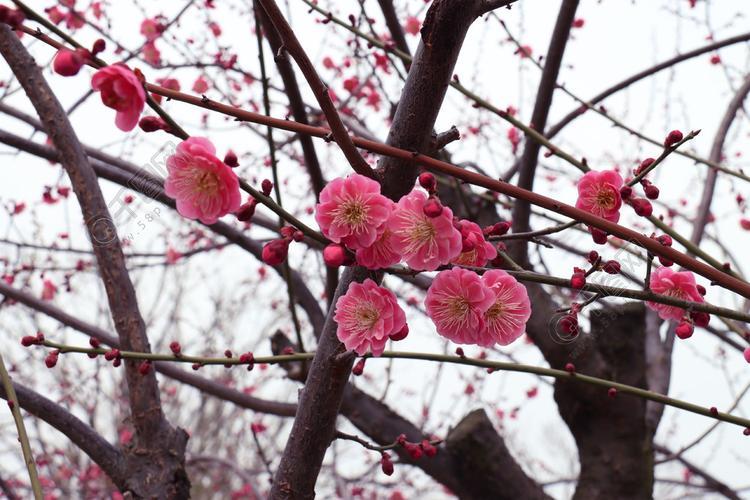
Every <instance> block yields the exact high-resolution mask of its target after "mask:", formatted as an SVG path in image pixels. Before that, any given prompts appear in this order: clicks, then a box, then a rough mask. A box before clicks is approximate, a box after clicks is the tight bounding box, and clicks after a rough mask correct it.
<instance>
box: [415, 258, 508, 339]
mask: <svg viewBox="0 0 750 500" xmlns="http://www.w3.org/2000/svg"><path fill="white" fill-rule="evenodd" d="M495 301H496V296H495V293H494V292H493V291H492V289H490V288H489V287H488V286H487V285H485V284H484V283H483V282H482V280H481V278H480V277H479V275H477V273H475V272H473V271H469V270H468V269H462V268H460V267H454V268H453V269H449V270H446V271H441V272H440V273H438V275H437V276H436V277H435V279H434V280H433V281H432V285H430V288H429V290H427V297H426V298H425V308H426V309H427V315H428V316H429V317H430V319H432V321H433V323H435V327H436V329H437V332H438V334H440V335H442V336H443V337H445V338H447V339H449V340H451V341H453V342H455V343H457V344H477V343H479V339H480V334H481V332H482V331H483V330H484V328H485V324H484V315H485V313H486V312H487V310H488V309H490V307H492V305H493V304H494V303H495Z"/></svg>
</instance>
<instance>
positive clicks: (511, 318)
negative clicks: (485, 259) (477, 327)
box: [477, 269, 531, 347]
mask: <svg viewBox="0 0 750 500" xmlns="http://www.w3.org/2000/svg"><path fill="white" fill-rule="evenodd" d="M482 283H484V284H485V286H487V287H488V288H489V289H490V290H492V292H493V294H494V295H495V303H494V304H492V305H491V306H490V308H489V309H487V311H486V312H485V313H484V329H482V330H481V332H480V333H479V337H478V341H477V344H479V345H481V346H485V347H489V346H492V345H494V344H500V345H508V344H510V343H511V342H513V341H514V340H516V339H517V338H519V337H520V336H521V335H523V333H524V331H525V330H526V322H527V321H528V320H529V318H530V317H531V303H530V302H529V294H528V293H527V292H526V287H525V286H523V285H522V284H520V283H519V282H518V281H516V279H515V278H514V277H513V276H511V275H510V274H508V273H507V272H505V271H503V270H502V269H492V270H490V271H487V272H486V273H484V275H482Z"/></svg>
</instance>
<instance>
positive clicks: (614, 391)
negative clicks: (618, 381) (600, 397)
mask: <svg viewBox="0 0 750 500" xmlns="http://www.w3.org/2000/svg"><path fill="white" fill-rule="evenodd" d="M607 396H609V397H610V398H613V397H615V396H617V389H615V388H614V387H610V388H609V389H607Z"/></svg>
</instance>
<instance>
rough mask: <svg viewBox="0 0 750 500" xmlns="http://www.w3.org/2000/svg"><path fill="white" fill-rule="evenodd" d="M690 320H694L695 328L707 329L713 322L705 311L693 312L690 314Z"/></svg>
mask: <svg viewBox="0 0 750 500" xmlns="http://www.w3.org/2000/svg"><path fill="white" fill-rule="evenodd" d="M690 319H691V320H693V323H694V324H695V326H698V327H700V328H705V327H707V326H708V323H709V322H710V321H711V315H709V314H708V313H707V312H703V311H693V312H691V313H690Z"/></svg>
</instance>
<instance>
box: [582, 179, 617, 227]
mask: <svg viewBox="0 0 750 500" xmlns="http://www.w3.org/2000/svg"><path fill="white" fill-rule="evenodd" d="M621 187H622V177H620V174H618V173H617V172H615V171H614V170H603V171H595V170H592V171H590V172H586V174H584V176H583V177H582V178H581V180H579V181H578V201H576V207H577V208H580V209H581V210H585V211H586V212H589V213H592V214H594V215H596V216H599V217H601V218H603V219H607V220H608V221H611V222H617V221H618V220H620V207H621V206H622V196H621V195H620V188H621Z"/></svg>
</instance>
